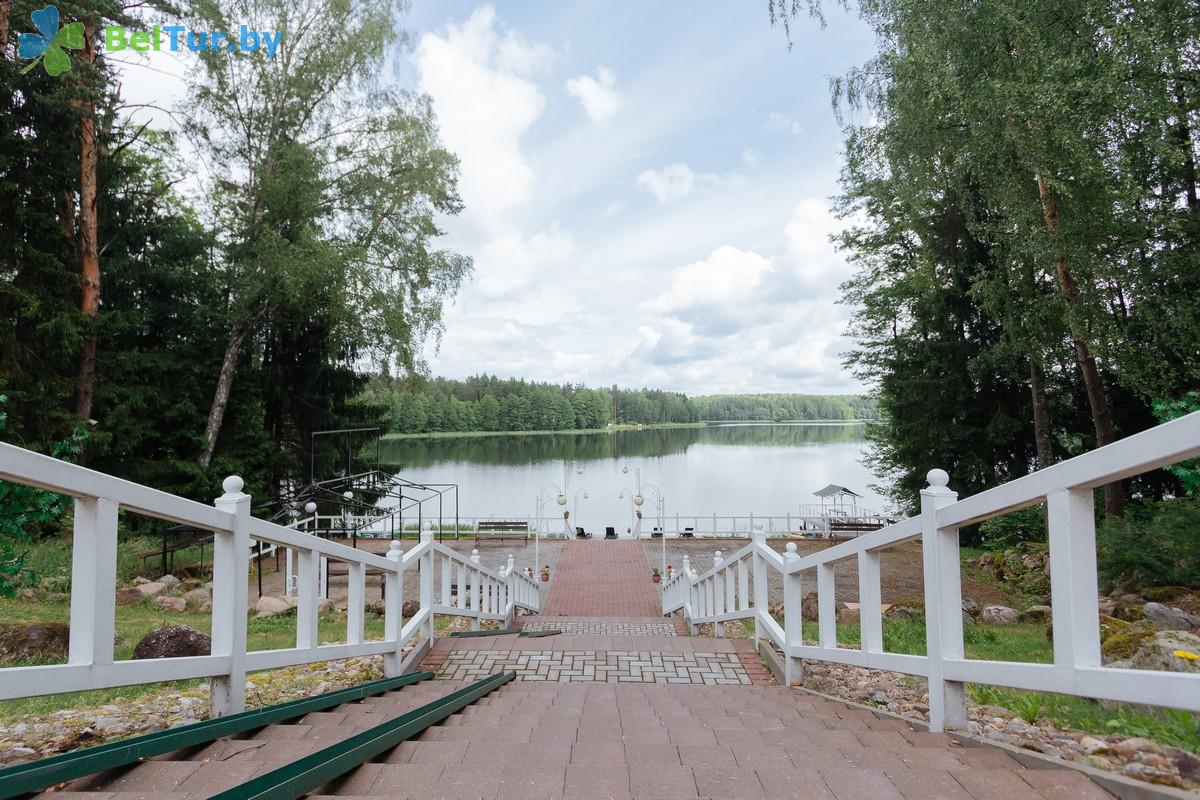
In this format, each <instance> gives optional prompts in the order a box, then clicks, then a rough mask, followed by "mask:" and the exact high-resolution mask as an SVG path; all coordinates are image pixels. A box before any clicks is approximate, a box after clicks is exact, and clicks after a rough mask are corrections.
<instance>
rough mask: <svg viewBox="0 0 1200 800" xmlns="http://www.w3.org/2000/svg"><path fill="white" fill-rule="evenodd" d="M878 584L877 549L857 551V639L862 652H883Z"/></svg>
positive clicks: (880, 596) (880, 597)
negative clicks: (858, 632)
mask: <svg viewBox="0 0 1200 800" xmlns="http://www.w3.org/2000/svg"><path fill="white" fill-rule="evenodd" d="M881 600H882V595H881V589H880V584H879V551H878V550H859V551H858V624H859V631H860V634H859V641H860V642H861V645H860V646H861V647H862V651H863V652H864V653H882V652H883V613H882V610H881V608H880V603H881Z"/></svg>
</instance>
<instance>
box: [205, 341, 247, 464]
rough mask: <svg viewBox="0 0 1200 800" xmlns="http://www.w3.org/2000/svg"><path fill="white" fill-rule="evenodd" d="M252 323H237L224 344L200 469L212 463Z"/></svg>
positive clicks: (206, 427)
mask: <svg viewBox="0 0 1200 800" xmlns="http://www.w3.org/2000/svg"><path fill="white" fill-rule="evenodd" d="M251 327H252V323H248V322H247V323H238V324H237V325H235V326H234V328H233V330H231V331H230V332H229V343H228V344H227V345H226V346H225V359H224V360H223V361H222V362H221V372H220V373H219V374H218V375H217V389H216V391H215V392H213V401H212V408H211V409H209V412H208V424H207V425H205V426H204V450H203V452H201V453H200V458H199V459H197V462H198V463H199V464H200V468H201V469H208V465H209V464H211V463H212V457H213V451H214V450H216V448H217V437H218V436H219V435H220V433H221V424H222V423H223V422H224V421H225V407H226V406H227V405H228V404H229V392H230V390H232V389H233V373H234V372H235V371H236V370H237V360H238V356H239V355H241V352H242V345H243V344H244V343H245V341H246V335H247V334H248V333H249V332H250V328H251Z"/></svg>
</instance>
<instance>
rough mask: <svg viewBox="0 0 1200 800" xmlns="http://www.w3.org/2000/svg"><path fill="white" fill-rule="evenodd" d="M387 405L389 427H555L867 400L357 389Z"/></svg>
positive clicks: (825, 415) (416, 386)
mask: <svg viewBox="0 0 1200 800" xmlns="http://www.w3.org/2000/svg"><path fill="white" fill-rule="evenodd" d="M364 399H365V400H366V402H368V403H369V404H371V405H377V406H385V407H387V408H389V409H390V411H391V417H390V419H391V425H390V428H391V430H392V431H394V432H396V433H440V432H450V431H459V432H466V431H561V430H583V429H592V428H604V427H607V426H608V425H609V424H610V423H616V424H630V425H632V424H640V425H655V424H663V423H681V424H686V423H695V422H701V421H706V420H713V421H724V420H749V421H782V420H809V419H832V420H846V419H863V418H866V417H869V416H870V415H871V413H872V409H873V407H874V404H873V402H872V401H870V400H867V399H865V398H861V397H850V396H846V397H818V396H809V395H785V394H780V395H745V396H742V395H716V396H712V397H697V398H689V397H688V396H687V395H685V394H681V393H678V392H666V391H661V390H657V389H620V388H618V387H617V386H612V387H609V388H606V389H589V388H587V387H584V386H575V385H571V384H553V383H536V382H530V381H525V380H521V379H517V378H497V377H495V376H492V375H476V376H472V377H469V378H467V379H466V380H461V381H458V380H449V379H447V378H435V379H432V380H428V381H422V382H419V383H416V382H414V381H397V380H393V379H390V378H387V377H380V378H377V379H376V380H375V381H373V382H372V384H371V386H370V387H369V389H368V390H367V391H366V392H365V393H364Z"/></svg>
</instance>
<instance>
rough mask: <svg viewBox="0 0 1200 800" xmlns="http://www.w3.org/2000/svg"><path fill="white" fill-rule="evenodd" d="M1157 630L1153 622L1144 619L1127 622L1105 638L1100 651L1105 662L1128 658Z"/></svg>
mask: <svg viewBox="0 0 1200 800" xmlns="http://www.w3.org/2000/svg"><path fill="white" fill-rule="evenodd" d="M1157 630H1158V628H1157V626H1155V625H1154V623H1152V622H1148V621H1145V620H1143V621H1142V622H1133V623H1128V624H1126V625H1125V627H1124V628H1120V629H1118V630H1117V631H1116V632H1114V633H1113V634H1112V635H1111V636H1108V637H1107V638H1105V639H1104V640H1103V644H1102V645H1101V646H1100V651H1101V653H1103V654H1104V658H1105V661H1106V662H1107V661H1110V660H1111V661H1117V660H1119V659H1127V658H1130V657H1131V656H1133V654H1134V653H1135V652H1137V649H1138V648H1139V647H1141V645H1142V642H1143V641H1144V640H1146V639H1149V638H1150V637H1151V636H1153V635H1154V633H1155V631H1157Z"/></svg>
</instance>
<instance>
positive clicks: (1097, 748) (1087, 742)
mask: <svg viewBox="0 0 1200 800" xmlns="http://www.w3.org/2000/svg"><path fill="white" fill-rule="evenodd" d="M1079 745H1080V746H1081V747H1082V748H1083V752H1085V753H1087V754H1088V755H1089V756H1091V755H1096V754H1098V753H1105V752H1107V751H1108V742H1106V741H1104V740H1103V739H1097V738H1096V737H1095V736H1085V737H1083V738H1082V739H1080V740H1079Z"/></svg>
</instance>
